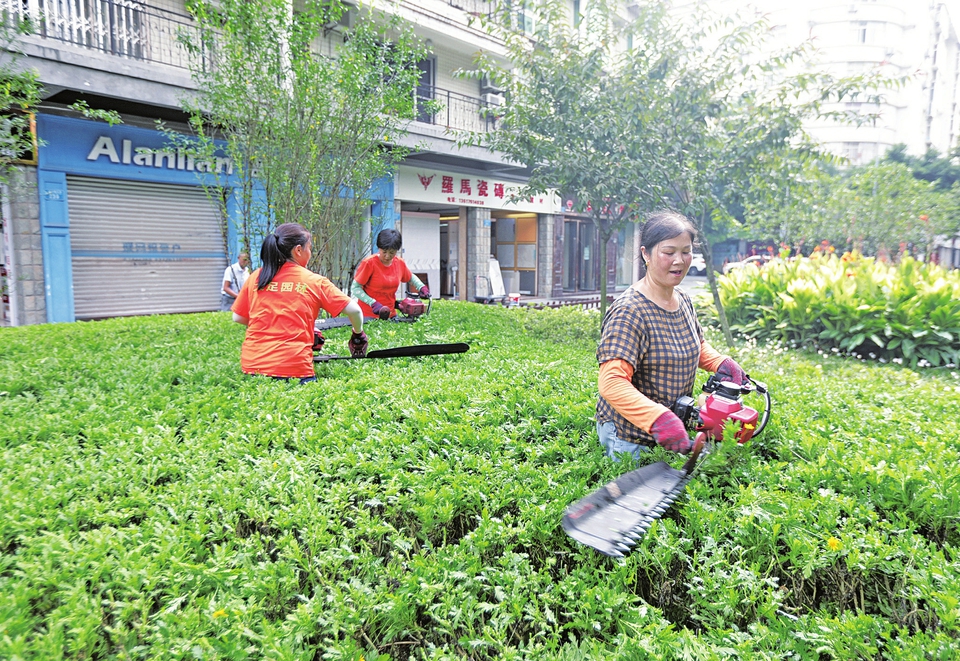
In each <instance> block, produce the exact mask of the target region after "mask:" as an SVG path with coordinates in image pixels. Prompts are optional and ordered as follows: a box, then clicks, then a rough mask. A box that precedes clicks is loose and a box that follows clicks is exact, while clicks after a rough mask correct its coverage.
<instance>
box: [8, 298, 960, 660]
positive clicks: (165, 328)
mask: <svg viewBox="0 0 960 661" xmlns="http://www.w3.org/2000/svg"><path fill="white" fill-rule="evenodd" d="M228 317H229V315H226V314H217V313H212V314H200V315H179V316H162V317H146V318H130V319H111V320H106V321H100V322H88V323H78V324H65V325H44V326H33V327H25V328H16V329H0V419H2V420H3V425H0V507H2V512H3V517H2V519H0V658H5V659H58V658H67V659H359V658H361V657H363V658H365V659H376V658H384V659H407V658H417V659H419V658H431V659H447V658H450V659H452V658H476V659H494V658H531V659H534V658H535V659H544V658H548V659H568V658H569V659H573V658H603V659H608V658H621V657H626V658H665V659H673V658H676V659H681V658H691V659H712V658H717V659H719V658H742V659H782V658H794V659H811V658H812V659H821V658H822V659H916V658H930V659H952V658H957V656H958V655H960V601H958V596H957V595H960V564H958V557H957V546H958V542H960V532H958V518H957V517H958V514H960V477H958V476H960V428H958V422H957V420H958V419H960V381H958V378H957V376H956V372H955V371H952V372H951V371H948V370H935V369H926V370H919V371H915V370H910V369H908V368H905V367H902V366H898V365H891V364H886V365H879V364H873V363H869V362H863V361H856V360H853V359H850V358H842V357H837V356H831V355H820V354H816V353H801V352H796V351H788V350H784V349H783V348H780V347H777V346H773V345H757V344H753V343H749V344H745V345H744V346H742V347H739V348H737V349H736V350H735V351H734V355H735V357H736V358H737V360H738V361H739V362H740V363H741V364H742V365H744V367H745V368H746V369H747V370H748V371H749V372H750V373H751V374H752V375H754V376H755V377H757V378H760V379H761V380H764V381H766V382H767V383H768V385H769V386H770V389H771V392H772V394H773V397H774V406H775V410H774V416H773V419H772V421H771V423H770V426H769V427H768V429H767V431H766V432H765V433H764V435H763V436H762V437H761V438H760V439H757V440H755V441H753V442H752V443H751V444H750V445H748V446H745V447H735V446H730V447H724V448H722V451H721V452H718V453H716V454H715V455H713V456H711V457H710V458H709V459H708V460H707V462H706V463H705V464H704V465H703V468H702V469H701V472H700V474H699V475H698V476H697V478H696V479H694V480H693V481H691V483H690V484H689V486H688V488H687V493H686V495H685V496H684V497H682V498H681V499H680V500H679V501H678V503H677V504H676V505H675V506H674V507H673V508H672V509H671V510H670V511H669V512H668V513H667V515H666V516H665V517H664V518H663V519H662V520H661V521H660V522H658V523H657V524H655V525H654V527H653V528H651V530H650V532H649V533H648V534H647V536H646V537H645V538H644V540H642V542H641V543H640V544H639V545H638V546H637V547H636V549H635V551H634V552H633V553H631V554H630V555H629V556H628V557H627V558H625V559H623V560H613V559H610V558H606V557H604V556H600V555H598V554H596V553H595V552H593V551H592V550H590V549H587V548H585V547H582V546H579V545H577V544H576V543H575V542H573V541H572V540H570V539H569V538H568V537H566V535H565V534H564V533H563V531H562V530H561V528H560V525H559V522H560V517H561V515H562V513H563V510H564V508H565V507H566V506H567V505H568V504H569V503H571V502H573V501H575V500H577V499H578V498H580V497H582V496H583V495H585V494H586V493H588V492H590V491H591V490H593V489H594V488H596V487H598V486H600V485H602V484H604V483H605V482H606V481H608V480H610V479H612V478H613V477H615V476H617V475H619V474H620V473H621V472H623V471H625V470H627V469H629V468H630V466H627V465H624V464H614V463H612V462H610V461H608V460H607V459H605V458H604V457H603V455H602V451H601V449H600V447H599V445H598V443H597V439H596V432H595V430H594V423H593V419H592V416H593V409H594V405H595V397H596V361H595V357H594V353H595V350H596V340H597V327H598V325H599V319H598V317H597V316H596V314H595V313H580V312H576V311H573V310H544V311H530V310H523V309H504V308H494V307H485V306H478V305H474V304H467V303H450V302H439V303H435V305H434V309H433V311H432V312H431V314H430V315H429V316H428V317H426V318H424V319H423V320H421V321H420V322H418V323H416V324H412V325H408V324H379V323H375V324H371V325H370V326H369V328H368V333H369V335H370V341H371V348H386V347H388V346H399V345H405V344H415V343H423V342H469V343H470V344H471V350H470V352H469V353H466V354H462V355H456V356H447V357H427V358H417V359H393V360H380V361H373V360H371V361H336V362H333V363H330V364H326V365H320V366H318V368H317V374H318V376H319V377H320V378H319V381H318V382H317V383H314V384H309V385H307V386H302V387H301V386H297V385H293V384H288V383H283V382H275V381H272V380H269V379H262V378H251V377H245V376H243V375H242V374H240V371H239V346H240V342H241V341H242V337H243V328H242V327H240V326H239V325H236V324H233V323H231V322H230V321H229V319H228ZM326 335H327V336H328V338H329V340H328V343H327V346H326V347H325V350H327V351H334V352H339V353H346V340H347V338H348V336H349V329H338V330H334V331H330V332H328V333H326ZM701 377H705V375H703V374H701ZM661 458H665V459H667V460H668V461H671V462H672V463H673V464H674V465H678V464H679V463H680V461H679V458H675V457H672V456H671V455H669V454H668V453H665V452H660V451H656V452H654V453H653V456H652V457H651V458H650V460H651V461H653V460H659V459H661Z"/></svg>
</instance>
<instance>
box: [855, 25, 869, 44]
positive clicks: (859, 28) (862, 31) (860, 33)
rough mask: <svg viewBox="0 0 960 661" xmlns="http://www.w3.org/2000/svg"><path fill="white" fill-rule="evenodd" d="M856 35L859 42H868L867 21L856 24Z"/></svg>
mask: <svg viewBox="0 0 960 661" xmlns="http://www.w3.org/2000/svg"><path fill="white" fill-rule="evenodd" d="M855 37H856V42H857V43H858V44H865V43H867V23H866V21H860V22H859V23H857V24H856V27H855Z"/></svg>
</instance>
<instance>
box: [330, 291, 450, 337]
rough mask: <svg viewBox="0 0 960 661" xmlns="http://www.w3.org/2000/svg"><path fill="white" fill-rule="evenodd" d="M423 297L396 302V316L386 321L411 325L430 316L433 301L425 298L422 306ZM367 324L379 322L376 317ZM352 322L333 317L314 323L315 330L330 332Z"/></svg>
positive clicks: (368, 319) (410, 297) (414, 296)
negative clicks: (425, 302)
mask: <svg viewBox="0 0 960 661" xmlns="http://www.w3.org/2000/svg"><path fill="white" fill-rule="evenodd" d="M423 300H424V297H423V296H421V295H420V294H409V293H408V294H407V297H406V298H404V299H403V300H402V301H397V302H396V308H397V314H396V315H395V316H393V317H391V318H390V319H387V321H393V322H398V321H399V322H406V323H413V322H414V321H417V320H418V319H419V318H420V317H422V316H423V315H426V314H430V305H431V304H432V303H433V300H432V299H430V298H426V301H427V304H426V305H424V304H423ZM366 321H367V322H371V321H379V319H378V318H377V317H367V319H366ZM351 323H352V322H351V321H350V320H349V319H347V318H346V317H334V318H333V319H321V320H318V321H316V322H314V327H315V328H316V329H317V330H331V329H333V328H343V327H344V326H349V325H350V324H351Z"/></svg>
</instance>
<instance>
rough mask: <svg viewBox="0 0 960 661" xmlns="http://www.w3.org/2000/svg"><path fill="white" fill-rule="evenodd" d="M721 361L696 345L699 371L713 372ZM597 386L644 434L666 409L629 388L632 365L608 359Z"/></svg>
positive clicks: (703, 344)
mask: <svg viewBox="0 0 960 661" xmlns="http://www.w3.org/2000/svg"><path fill="white" fill-rule="evenodd" d="M725 359H726V356H724V355H723V354H721V353H719V352H718V351H717V350H716V349H714V348H713V347H711V346H710V345H709V344H707V343H706V342H701V343H700V362H699V367H700V369H704V370H707V371H708V372H716V371H717V368H718V367H720V363H722V362H723V361H724V360H725ZM597 386H598V388H599V390H600V396H601V397H603V398H604V399H605V400H607V401H608V402H609V403H610V405H611V406H613V408H615V409H617V411H618V412H619V413H620V414H621V415H622V416H623V417H625V418H626V419H627V420H629V421H630V422H632V423H633V424H634V425H636V426H637V427H639V428H640V429H642V430H644V431H646V432H649V431H650V427H652V426H653V423H654V422H656V420H657V418H659V417H660V416H661V415H663V413H664V412H665V411H668V410H669V409H668V408H667V407H666V406H663V405H662V404H658V403H657V402H655V401H653V400H652V399H650V398H649V397H647V396H646V395H644V394H643V393H642V392H640V391H639V390H637V389H636V388H635V387H634V386H633V365H631V364H630V363H628V362H627V361H625V360H608V361H607V362H605V363H603V364H602V365H600V375H599V376H598V377H597Z"/></svg>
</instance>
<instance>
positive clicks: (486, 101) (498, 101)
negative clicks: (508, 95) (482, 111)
mask: <svg viewBox="0 0 960 661" xmlns="http://www.w3.org/2000/svg"><path fill="white" fill-rule="evenodd" d="M480 100H481V101H482V102H483V105H485V106H487V107H497V106H502V105H503V102H504V98H503V94H481V95H480Z"/></svg>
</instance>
